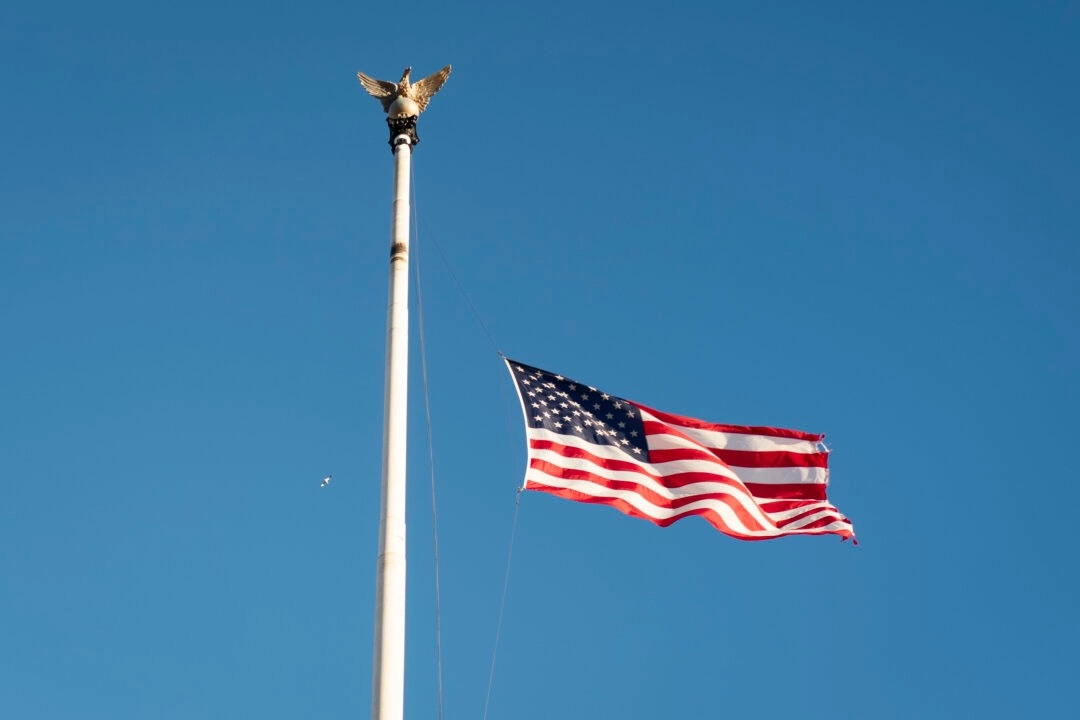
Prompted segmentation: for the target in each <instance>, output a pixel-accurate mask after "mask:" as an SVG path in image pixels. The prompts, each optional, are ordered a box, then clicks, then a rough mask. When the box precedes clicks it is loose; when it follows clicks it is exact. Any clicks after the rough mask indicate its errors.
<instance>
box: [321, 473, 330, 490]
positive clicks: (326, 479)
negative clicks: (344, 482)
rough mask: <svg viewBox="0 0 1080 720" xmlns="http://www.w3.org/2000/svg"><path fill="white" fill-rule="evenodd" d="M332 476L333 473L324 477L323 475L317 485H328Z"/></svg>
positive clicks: (322, 486)
mask: <svg viewBox="0 0 1080 720" xmlns="http://www.w3.org/2000/svg"><path fill="white" fill-rule="evenodd" d="M332 477H333V475H327V476H326V477H324V478H323V479H322V482H321V483H319V487H321V488H324V487H326V486H327V485H329V484H330V478H332Z"/></svg>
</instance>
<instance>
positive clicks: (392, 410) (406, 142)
mask: <svg viewBox="0 0 1080 720" xmlns="http://www.w3.org/2000/svg"><path fill="white" fill-rule="evenodd" d="M411 72H412V68H405V72H404V73H403V74H402V75H401V80H399V81H398V82H396V83H392V82H387V81H385V80H376V79H375V78H373V77H370V76H368V75H365V74H364V73H357V74H356V76H357V78H358V79H359V80H360V84H361V85H362V86H363V88H364V89H365V90H367V92H368V94H370V95H371V96H373V97H374V98H376V99H377V100H378V101H379V102H380V103H381V104H382V106H383V110H384V111H386V115H387V117H386V124H387V125H389V126H390V147H391V148H392V149H393V152H394V212H393V217H392V219H391V228H390V302H389V309H388V311H387V320H386V387H385V396H384V402H383V462H382V506H381V509H380V511H379V561H378V571H377V574H376V578H375V651H374V657H373V669H372V682H371V685H372V690H371V717H372V718H373V720H402V718H403V716H404V714H405V461H406V458H407V456H406V446H405V439H406V433H407V431H408V423H407V422H406V413H407V411H408V395H409V181H410V172H411V170H412V149H413V147H414V146H415V145H416V144H417V143H418V142H420V138H419V137H417V135H416V120H417V118H418V117H419V116H420V113H422V112H423V111H424V108H425V107H427V104H428V101H429V100H430V99H431V96H432V95H434V94H435V93H437V92H438V91H439V88H441V87H442V86H443V83H445V82H446V78H447V77H449V75H450V66H449V65H447V66H446V67H444V68H443V69H442V70H439V71H438V72H436V73H434V74H433V75H431V76H429V77H426V78H424V79H423V80H419V81H417V82H416V83H415V84H413V83H410V81H409V74H410V73H411Z"/></svg>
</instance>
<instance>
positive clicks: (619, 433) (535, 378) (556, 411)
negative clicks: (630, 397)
mask: <svg viewBox="0 0 1080 720" xmlns="http://www.w3.org/2000/svg"><path fill="white" fill-rule="evenodd" d="M509 364H510V369H511V371H512V372H513V374H514V382H516V383H517V386H518V392H520V393H521V399H522V401H523V402H524V404H525V419H526V422H527V423H528V424H529V427H533V428H544V429H547V430H550V431H551V432H555V433H560V434H562V435H571V436H575V437H579V438H582V439H583V440H587V441H588V442H591V443H596V444H597V445H613V446H615V447H617V448H620V449H621V450H623V451H624V452H626V453H627V454H628V455H630V456H631V457H634V458H637V459H639V460H648V459H649V449H648V446H647V445H646V442H645V424H644V422H642V420H641V413H640V412H639V411H638V409H637V408H636V407H634V406H633V405H631V404H630V403H629V402H627V401H626V400H623V399H622V398H618V397H615V396H614V395H608V394H607V393H604V392H601V391H599V390H597V389H596V388H594V387H591V386H588V385H582V384H580V383H576V382H574V381H573V380H570V379H568V378H565V377H563V376H562V375H553V374H552V373H549V372H547V371H546V370H540V369H539V368H534V367H531V366H529V365H525V364H523V363H519V362H514V361H513V360H510V361H509Z"/></svg>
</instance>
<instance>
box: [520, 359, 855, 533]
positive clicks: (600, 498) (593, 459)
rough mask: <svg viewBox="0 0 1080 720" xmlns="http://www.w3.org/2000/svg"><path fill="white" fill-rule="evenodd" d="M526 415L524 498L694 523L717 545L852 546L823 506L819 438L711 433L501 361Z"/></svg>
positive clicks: (846, 523) (840, 518) (715, 429)
mask: <svg viewBox="0 0 1080 720" xmlns="http://www.w3.org/2000/svg"><path fill="white" fill-rule="evenodd" d="M506 364H507V367H508V368H509V369H510V375H511V376H512V377H513V379H514V385H515V386H516V387H517V391H518V397H520V398H521V407H522V410H523V411H524V413H525V433H526V436H527V438H528V441H529V466H528V470H527V471H526V473H525V489H526V490H538V491H540V492H546V493H551V494H552V495H558V496H559V497H563V498H567V499H569V500H577V501H579V502H589V503H599V504H602V505H610V506H611V507H614V508H617V509H619V510H621V511H622V512H624V513H626V514H627V515H632V516H634V517H639V518H644V519H645V520H649V521H651V522H654V523H656V524H657V525H661V526H667V525H670V524H671V523H673V522H675V521H676V520H681V519H682V518H684V517H687V516H689V515H700V516H702V517H703V518H704V519H705V520H706V521H708V523H709V524H710V525H712V526H713V527H715V528H716V529H717V530H719V531H720V532H722V533H724V534H725V535H730V536H731V537H734V538H738V539H740V540H768V539H770V538H775V537H781V536H784V535H825V534H834V535H839V536H840V537H841V538H843V539H845V540H846V539H848V538H852V540H854V537H855V536H854V532H853V530H852V526H851V521H850V520H848V519H847V518H846V517H844V515H843V514H842V513H841V512H840V511H839V510H837V509H836V508H835V507H834V506H833V505H831V504H830V503H829V501H828V500H827V499H826V497H825V489H826V486H827V485H828V483H829V469H828V460H829V453H828V450H827V449H825V447H824V445H822V443H821V440H822V439H823V438H824V437H825V436H824V435H815V434H812V433H805V432H801V431H798V430H784V429H780V428H771V427H750V426H744V425H720V424H717V423H711V422H705V421H703V420H695V419H694V418H688V417H682V416H680V415H672V414H670V413H665V412H661V411H659V410H653V409H652V408H649V407H646V406H644V405H641V404H639V403H636V402H633V401H630V400H625V399H623V398H619V397H615V396H614V395H609V394H608V393H605V392H603V391H601V390H597V389H596V388H595V387H592V386H591V385H585V384H583V383H579V382H575V381H574V380H570V379H569V378H566V377H563V376H562V375H556V374H554V373H551V372H548V371H546V370H540V369H539V368H535V367H531V366H529V365H525V364H524V363H519V362H515V361H514V360H509V359H507V360H506Z"/></svg>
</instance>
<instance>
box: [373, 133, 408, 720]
mask: <svg viewBox="0 0 1080 720" xmlns="http://www.w3.org/2000/svg"><path fill="white" fill-rule="evenodd" d="M411 162H412V144H411V142H410V139H409V138H408V137H407V136H405V135H399V136H397V137H396V138H394V214H393V221H392V222H393V226H392V228H391V239H390V307H389V311H388V318H387V327H386V388H385V401H384V406H383V408H384V415H383V464H382V510H381V513H380V516H379V562H378V577H377V579H376V583H375V653H374V665H375V667H374V671H373V678H372V697H371V717H372V718H373V720H402V717H403V715H404V707H405V460H406V447H405V435H406V431H407V422H406V412H407V401H408V371H409V180H410V177H409V172H410V167H411Z"/></svg>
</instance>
